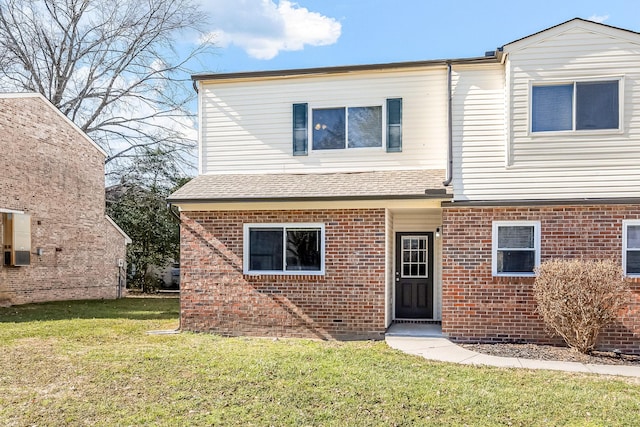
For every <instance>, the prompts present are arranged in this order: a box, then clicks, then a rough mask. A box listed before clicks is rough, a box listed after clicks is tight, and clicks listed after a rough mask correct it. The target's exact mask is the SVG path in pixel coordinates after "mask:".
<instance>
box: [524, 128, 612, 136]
mask: <svg viewBox="0 0 640 427" xmlns="http://www.w3.org/2000/svg"><path fill="white" fill-rule="evenodd" d="M623 133H624V131H623V130H622V129H594V130H588V129H585V130H550V131H540V132H534V131H532V130H530V131H528V132H527V136H529V137H530V138H544V137H558V136H561V137H567V136H592V135H596V136H598V135H622V134H623Z"/></svg>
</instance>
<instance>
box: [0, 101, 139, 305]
mask: <svg viewBox="0 0 640 427" xmlns="http://www.w3.org/2000/svg"><path fill="white" fill-rule="evenodd" d="M0 133H1V134H2V137H3V142H2V148H3V154H2V156H0V170H1V171H2V173H1V174H0V229H1V232H0V243H1V245H2V246H1V247H2V248H3V255H4V256H3V257H2V259H1V260H0V261H2V263H1V264H0V304H2V305H12V304H24V303H30V302H41V301H53V300H71V299H99V298H116V297H117V296H118V295H120V293H121V292H122V289H124V287H123V285H124V279H125V276H124V272H125V269H124V261H125V256H126V244H127V243H128V242H129V241H130V240H129V238H128V237H127V236H126V234H124V232H122V230H120V228H118V226H117V225H116V224H115V223H114V222H113V221H112V220H111V219H109V218H108V217H106V216H105V200H104V160H105V156H106V153H105V152H104V151H103V150H102V149H100V148H99V147H98V146H97V145H96V144H95V143H94V142H93V141H91V139H89V138H88V137H87V136H86V135H85V134H84V133H83V132H82V131H81V130H80V129H79V128H78V127H77V126H75V125H74V124H73V123H72V122H71V121H70V120H69V119H67V118H66V117H65V116H64V115H63V114H62V113H61V112H60V111H58V110H57V109H56V108H55V107H54V106H53V105H52V104H51V103H49V102H48V101H47V100H46V99H45V98H44V97H42V96H40V95H37V94H3V95H0ZM119 264H120V265H121V266H119Z"/></svg>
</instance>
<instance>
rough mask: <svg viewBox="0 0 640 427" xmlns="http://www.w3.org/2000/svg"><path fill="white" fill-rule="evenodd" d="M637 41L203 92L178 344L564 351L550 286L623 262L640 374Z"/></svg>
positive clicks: (613, 336)
mask: <svg viewBox="0 0 640 427" xmlns="http://www.w3.org/2000/svg"><path fill="white" fill-rule="evenodd" d="M638 63H640V34H639V33H635V32H632V31H628V30H624V29H620V28H614V27H610V26H608V25H604V24H598V23H594V22H590V21H586V20H582V19H579V18H576V19H572V20H570V21H567V22H564V23H562V24H559V25H557V26H555V27H551V28H548V29H546V30H543V31H540V32H538V33H535V34H533V35H530V36H526V37H524V38H521V39H518V40H516V41H514V42H511V43H508V44H506V45H504V46H502V47H500V48H498V49H496V50H495V51H492V52H489V53H487V54H485V56H482V57H477V58H461V59H451V60H444V61H441V60H434V61H419V62H406V63H396V64H372V65H356V66H344V67H324V68H314V69H299V70H280V71H257V72H247V73H228V74H201V75H195V76H193V79H194V81H195V83H196V85H197V88H198V97H199V124H200V130H199V132H200V134H199V135H200V146H199V147H200V153H199V161H200V163H199V176H198V177H196V178H195V179H194V180H192V181H191V182H189V183H188V184H187V185H185V186H184V187H183V188H181V189H180V190H178V191H177V192H176V193H175V194H173V195H172V196H171V197H170V202H172V203H173V204H174V205H176V206H178V207H179V209H180V211H181V216H182V220H183V225H182V231H181V233H182V234H181V236H182V251H181V256H182V258H181V260H182V327H183V328H184V329H187V330H194V331H204V330H207V331H215V332H219V333H223V334H228V335H241V334H251V335H283V336H286V335H296V336H311V337H316V336H320V337H336V338H340V337H346V336H355V337H362V338H371V337H373V338H376V337H381V336H382V335H383V334H384V333H385V331H386V328H388V327H389V326H390V325H391V324H392V323H394V322H412V323H418V322H437V323H441V325H442V332H443V333H444V334H448V336H449V337H450V338H451V339H453V340H458V341H488V342H498V341H509V342H514V341H517V342H538V343H540V342H542V343H549V342H553V343H557V342H559V340H557V339H552V338H550V337H549V335H547V333H546V332H545V330H544V325H543V323H542V320H541V318H540V316H539V315H538V314H537V313H536V310H535V302H534V299H533V293H532V286H533V283H534V280H535V268H536V267H537V266H538V265H540V263H541V262H542V261H544V260H547V259H551V258H565V259H566V258H587V259H601V258H605V259H613V260H615V261H616V262H618V263H619V264H620V266H621V267H622V268H623V271H624V274H625V275H626V276H627V278H629V280H630V282H632V283H633V285H632V297H631V300H630V303H629V304H628V306H627V307H626V309H625V310H624V311H622V312H620V313H619V317H618V319H617V322H616V324H615V325H613V326H612V327H610V328H609V329H607V330H606V331H605V332H604V334H603V335H602V336H601V338H600V341H599V345H600V346H601V348H606V349H614V348H617V349H620V350H623V351H625V352H630V353H638V354H640V169H639V167H638V165H639V164H640V107H639V106H638V102H637V100H638V99H640V68H638Z"/></svg>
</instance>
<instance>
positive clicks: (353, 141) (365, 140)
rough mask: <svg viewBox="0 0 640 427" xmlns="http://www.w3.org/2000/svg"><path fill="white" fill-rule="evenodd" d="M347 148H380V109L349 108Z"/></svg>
mask: <svg viewBox="0 0 640 427" xmlns="http://www.w3.org/2000/svg"><path fill="white" fill-rule="evenodd" d="M348 129H349V135H348V136H349V147H350V148H358V147H382V107H379V106H378V107H353V108H349V126H348Z"/></svg>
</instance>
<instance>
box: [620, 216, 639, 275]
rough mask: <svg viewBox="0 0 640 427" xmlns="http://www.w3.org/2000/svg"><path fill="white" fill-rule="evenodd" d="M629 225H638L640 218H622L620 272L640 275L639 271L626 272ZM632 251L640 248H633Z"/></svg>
mask: <svg viewBox="0 0 640 427" xmlns="http://www.w3.org/2000/svg"><path fill="white" fill-rule="evenodd" d="M630 225H640V220H638V219H625V220H622V272H623V273H624V275H625V276H626V277H640V273H631V274H627V252H628V251H629V248H628V247H627V233H628V231H627V227H628V226H630ZM631 250H633V251H635V250H638V251H640V248H637V249H636V248H633V249H631Z"/></svg>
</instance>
